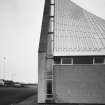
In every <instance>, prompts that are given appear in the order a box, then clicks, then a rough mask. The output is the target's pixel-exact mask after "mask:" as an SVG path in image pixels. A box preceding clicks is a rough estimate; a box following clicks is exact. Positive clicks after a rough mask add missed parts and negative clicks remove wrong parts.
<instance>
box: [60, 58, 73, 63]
mask: <svg viewBox="0 0 105 105" xmlns="http://www.w3.org/2000/svg"><path fill="white" fill-rule="evenodd" d="M62 64H72V58H71V57H62Z"/></svg>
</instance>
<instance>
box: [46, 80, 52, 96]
mask: <svg viewBox="0 0 105 105" xmlns="http://www.w3.org/2000/svg"><path fill="white" fill-rule="evenodd" d="M47 94H52V80H47Z"/></svg>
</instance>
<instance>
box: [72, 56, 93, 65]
mask: <svg viewBox="0 0 105 105" xmlns="http://www.w3.org/2000/svg"><path fill="white" fill-rule="evenodd" d="M73 64H93V57H90V56H89V57H88V56H87V57H80V56H78V57H73Z"/></svg>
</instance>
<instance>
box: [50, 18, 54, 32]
mask: <svg viewBox="0 0 105 105" xmlns="http://www.w3.org/2000/svg"><path fill="white" fill-rule="evenodd" d="M53 31H54V19H53V18H50V22H49V32H53Z"/></svg>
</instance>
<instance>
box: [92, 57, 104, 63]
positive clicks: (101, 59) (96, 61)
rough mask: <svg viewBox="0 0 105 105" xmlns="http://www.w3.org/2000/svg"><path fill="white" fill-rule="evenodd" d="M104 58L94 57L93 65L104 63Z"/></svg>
mask: <svg viewBox="0 0 105 105" xmlns="http://www.w3.org/2000/svg"><path fill="white" fill-rule="evenodd" d="M104 60H105V57H95V61H94V63H104Z"/></svg>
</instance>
